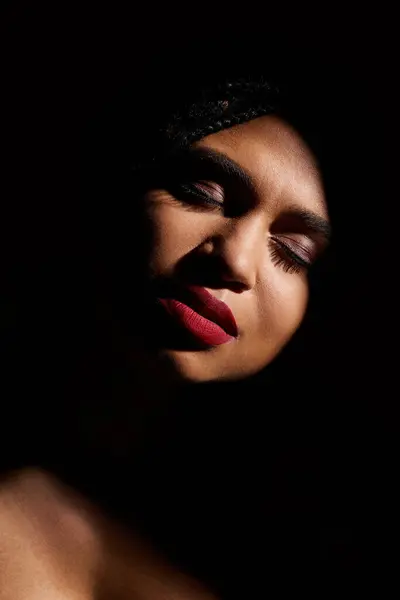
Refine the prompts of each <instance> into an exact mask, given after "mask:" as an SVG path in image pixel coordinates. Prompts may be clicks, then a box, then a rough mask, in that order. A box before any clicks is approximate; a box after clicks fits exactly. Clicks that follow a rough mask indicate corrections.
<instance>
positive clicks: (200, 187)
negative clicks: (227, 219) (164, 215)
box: [168, 180, 224, 209]
mask: <svg viewBox="0 0 400 600" xmlns="http://www.w3.org/2000/svg"><path fill="white" fill-rule="evenodd" d="M168 191H169V192H170V193H171V194H172V195H173V196H174V197H175V198H176V199H177V200H178V201H183V202H186V203H188V204H193V205H195V206H197V207H201V206H204V208H210V207H211V208H218V209H221V208H222V207H223V204H224V192H223V189H222V187H221V186H220V185H218V184H217V183H214V182H212V181H203V180H200V181H196V182H184V183H177V184H174V185H171V186H170V189H169V190H168Z"/></svg>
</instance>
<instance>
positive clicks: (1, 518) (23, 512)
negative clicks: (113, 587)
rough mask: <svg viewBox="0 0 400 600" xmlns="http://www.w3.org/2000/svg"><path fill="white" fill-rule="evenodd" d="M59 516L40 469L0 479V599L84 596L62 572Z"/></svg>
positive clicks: (72, 598) (60, 599)
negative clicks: (76, 590) (55, 525)
mask: <svg viewBox="0 0 400 600" xmlns="http://www.w3.org/2000/svg"><path fill="white" fill-rule="evenodd" d="M58 517H59V515H58V510H57V507H56V505H55V502H54V497H53V493H52V491H51V490H50V489H49V486H48V485H46V480H45V477H44V476H43V474H42V473H40V472H36V471H34V470H26V471H25V470H24V471H19V472H15V473H11V474H9V476H7V477H6V478H3V479H2V480H1V481H0V600H89V596H88V595H86V594H83V593H82V592H81V591H80V590H79V592H76V593H75V592H73V591H72V590H73V589H74V587H75V586H74V581H73V580H72V581H71V582H69V581H68V578H66V577H65V573H63V571H69V565H67V564H65V565H64V567H65V568H64V569H63V564H62V557H61V556H60V553H59V550H58V548H57V546H58V543H59V541H60V532H59V528H55V527H54V523H55V521H56V520H57V519H58ZM72 572H73V570H72ZM63 575H64V576H63ZM70 583H71V584H72V585H70Z"/></svg>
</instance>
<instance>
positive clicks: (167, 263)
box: [135, 116, 329, 381]
mask: <svg viewBox="0 0 400 600" xmlns="http://www.w3.org/2000/svg"><path fill="white" fill-rule="evenodd" d="M159 181H160V184H159V187H158V186H157V189H151V190H150V191H148V192H147V193H146V195H145V196H144V198H143V202H144V208H145V214H146V226H147V227H148V234H149V240H150V245H149V252H148V253H147V254H146V265H145V271H146V277H147V281H148V282H149V284H150V287H149V289H151V290H153V291H152V292H151V293H153V294H154V299H155V304H154V306H155V308H154V313H152V315H151V316H149V315H148V316H147V317H146V319H144V318H143V319H138V320H137V321H140V323H139V324H138V323H137V322H136V325H135V331H136V334H137V335H139V338H140V339H141V340H142V342H143V340H145V341H147V342H149V340H150V339H151V340H153V342H150V343H147V346H148V347H149V346H151V345H152V344H153V346H152V348H153V350H152V356H153V357H154V360H155V361H157V360H161V361H163V362H164V363H165V362H167V364H168V365H169V367H170V368H172V369H173V371H174V373H175V374H176V375H178V376H179V377H180V378H182V379H183V380H187V381H210V380H217V379H220V380H221V379H224V380H227V379H236V378H242V377H245V376H248V375H250V374H253V373H255V372H257V371H259V370H260V369H262V368H263V367H264V366H265V365H267V364H268V363H270V362H271V361H272V360H273V359H274V357H275V356H276V355H277V354H278V353H279V351H280V350H281V349H282V348H283V346H284V345H285V344H286V343H287V341H288V340H289V339H290V337H291V336H292V335H293V333H294V332H295V330H296V329H297V328H298V326H299V324H300V323H301V321H302V318H303V316H304V313H305V310H306V305H307V300H308V282H307V269H308V267H309V266H310V265H311V264H312V263H313V262H314V261H315V260H316V258H317V257H318V255H319V254H320V253H321V252H322V251H323V249H324V247H325V246H326V243H327V237H328V235H329V225H328V215H327V207H326V203H325V198H324V192H323V187H322V182H321V177H320V173H319V171H318V168H317V166H316V163H315V159H314V157H313V155H312V154H311V152H310V150H309V149H308V147H307V145H306V144H305V142H304V141H303V140H302V138H301V137H300V136H299V135H298V134H297V132H296V131H295V130H294V129H292V128H291V127H290V126H289V125H288V124H287V123H285V122H284V121H282V120H280V119H279V118H277V117H274V116H265V117H260V118H258V119H255V120H253V121H250V122H248V123H245V124H243V125H239V126H236V127H233V128H230V129H226V130H223V131H221V132H219V133H216V134H213V135H210V136H208V137H205V138H203V139H202V140H201V141H199V142H197V143H196V144H194V146H193V147H192V148H191V149H190V151H188V152H187V153H186V155H185V156H184V157H183V158H182V157H180V158H179V160H178V162H177V163H176V164H171V167H168V169H167V170H166V173H165V174H164V178H163V176H162V177H161V178H160V180H159ZM156 297H157V300H156ZM214 298H216V299H218V300H219V301H221V302H222V303H223V304H220V303H214ZM147 302H148V299H147ZM150 304H151V302H150ZM214 304H215V305H214ZM227 307H228V308H229V310H228V309H227ZM144 320H147V323H146V324H144V327H142V325H143V321H144ZM150 321H151V324H150V325H149V322H150ZM139 331H140V332H141V333H138V332H139Z"/></svg>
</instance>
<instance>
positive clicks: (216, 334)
mask: <svg viewBox="0 0 400 600" xmlns="http://www.w3.org/2000/svg"><path fill="white" fill-rule="evenodd" d="M159 302H160V304H162V305H163V306H164V308H166V310H167V312H168V313H169V314H170V315H171V316H172V317H173V318H174V319H175V320H176V321H177V322H178V323H179V324H180V325H182V326H183V327H184V328H185V329H186V330H187V331H188V332H189V333H190V334H191V335H192V336H193V337H194V338H196V339H197V340H198V341H199V342H202V343H203V344H205V345H207V346H221V345H222V344H226V343H227V342H231V341H232V340H234V339H235V338H234V337H233V336H232V335H229V334H228V333H226V331H224V330H223V329H222V327H220V326H219V325H217V324H216V323H213V321H210V320H209V319H206V318H205V317H202V316H201V315H200V314H199V313H197V312H196V311H194V310H193V309H192V308H190V307H189V306H187V305H186V304H183V303H182V302H179V301H178V300H172V299H170V298H159Z"/></svg>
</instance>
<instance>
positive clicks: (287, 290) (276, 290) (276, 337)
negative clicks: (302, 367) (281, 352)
mask: <svg viewBox="0 0 400 600" xmlns="http://www.w3.org/2000/svg"><path fill="white" fill-rule="evenodd" d="M308 296H309V291H308V281H307V277H306V276H305V275H302V274H294V273H293V274H292V273H285V272H284V271H283V270H281V269H278V268H277V267H276V266H272V267H271V269H270V275H269V278H268V281H267V282H266V284H265V285H264V287H263V292H262V295H261V297H260V305H261V307H262V309H261V311H260V323H259V326H260V331H262V334H263V335H264V336H265V338H266V339H269V340H270V341H274V342H276V343H277V345H283V344H284V343H285V342H286V341H287V340H288V339H289V338H290V337H291V336H292V335H293V333H294V332H295V331H296V329H297V328H298V326H299V325H300V323H301V321H302V319H303V317H304V314H305V311H306V308H307V302H308Z"/></svg>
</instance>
